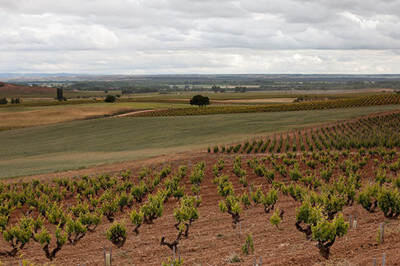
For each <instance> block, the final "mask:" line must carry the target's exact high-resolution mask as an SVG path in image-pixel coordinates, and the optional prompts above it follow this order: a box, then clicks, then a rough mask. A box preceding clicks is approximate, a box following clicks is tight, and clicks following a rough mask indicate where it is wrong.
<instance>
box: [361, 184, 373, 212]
mask: <svg viewBox="0 0 400 266" xmlns="http://www.w3.org/2000/svg"><path fill="white" fill-rule="evenodd" d="M377 196H378V187H377V185H375V186H371V185H369V186H367V187H365V188H364V189H363V190H362V191H361V192H360V193H359V194H358V197H357V202H358V203H359V204H361V206H362V207H363V208H364V209H366V210H367V211H369V212H374V211H375V208H376V207H377V205H378V201H377Z"/></svg>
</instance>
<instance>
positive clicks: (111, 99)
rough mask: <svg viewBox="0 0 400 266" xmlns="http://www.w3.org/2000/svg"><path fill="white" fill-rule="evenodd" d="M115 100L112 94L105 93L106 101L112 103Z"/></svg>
mask: <svg viewBox="0 0 400 266" xmlns="http://www.w3.org/2000/svg"><path fill="white" fill-rule="evenodd" d="M116 100H117V98H116V97H115V96H114V95H111V94H109V95H107V97H106V98H105V99H104V101H105V102H106V103H113V102H115V101H116Z"/></svg>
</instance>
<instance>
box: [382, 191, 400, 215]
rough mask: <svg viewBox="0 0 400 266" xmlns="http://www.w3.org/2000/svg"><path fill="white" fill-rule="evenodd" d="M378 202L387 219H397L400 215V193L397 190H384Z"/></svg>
mask: <svg viewBox="0 0 400 266" xmlns="http://www.w3.org/2000/svg"><path fill="white" fill-rule="evenodd" d="M377 200H378V206H379V208H380V209H381V210H382V211H383V214H384V215H385V217H386V218H397V217H398V216H399V215H400V193H399V191H398V190H397V189H387V188H382V189H381V191H380V192H379V193H378V198H377Z"/></svg>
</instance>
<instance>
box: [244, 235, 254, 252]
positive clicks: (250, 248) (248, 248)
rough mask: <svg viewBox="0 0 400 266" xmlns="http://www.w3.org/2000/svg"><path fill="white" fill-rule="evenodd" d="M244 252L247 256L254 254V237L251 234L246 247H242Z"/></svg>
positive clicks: (248, 236)
mask: <svg viewBox="0 0 400 266" xmlns="http://www.w3.org/2000/svg"><path fill="white" fill-rule="evenodd" d="M242 251H243V253H244V254H245V255H249V254H250V253H254V243H253V236H252V235H251V234H249V235H247V237H246V240H245V243H244V245H243V246H242Z"/></svg>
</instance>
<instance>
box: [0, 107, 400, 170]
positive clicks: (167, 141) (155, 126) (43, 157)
mask: <svg viewBox="0 0 400 266" xmlns="http://www.w3.org/2000/svg"><path fill="white" fill-rule="evenodd" d="M396 109H398V106H396V105H388V106H374V107H360V108H349V109H332V110H319V111H299V112H276V113H255V114H227V115H213V116H195V117H191V116H188V117H154V118H153V117H123V118H103V119H95V120H86V121H73V122H65V123H61V124H56V125H48V126H42V127H35V128H30V129H29V128H28V129H19V130H12V131H3V132H0V146H1V147H2V150H3V152H2V153H1V154H0V167H1V169H2V171H1V172H0V177H2V178H4V177H15V176H22V175H32V174H39V173H46V172H55V171H63V170H68V169H77V168H82V167H89V166H94V165H98V164H109V163H115V162H121V161H127V160H134V159H143V158H148V157H151V156H157V155H162V154H168V153H171V152H183V151H190V150H193V149H200V148H203V150H204V148H207V147H208V146H209V145H213V144H221V143H230V142H236V141H240V140H243V139H246V138H251V137H253V136H255V135H261V134H266V133H272V132H277V131H283V130H288V129H293V128H301V127H304V126H307V125H313V124H317V123H327V122H334V121H337V120H340V119H349V118H355V117H357V116H360V115H367V114H371V113H374V112H382V111H389V110H396Z"/></svg>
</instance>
